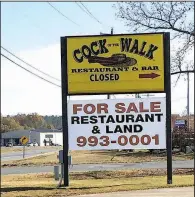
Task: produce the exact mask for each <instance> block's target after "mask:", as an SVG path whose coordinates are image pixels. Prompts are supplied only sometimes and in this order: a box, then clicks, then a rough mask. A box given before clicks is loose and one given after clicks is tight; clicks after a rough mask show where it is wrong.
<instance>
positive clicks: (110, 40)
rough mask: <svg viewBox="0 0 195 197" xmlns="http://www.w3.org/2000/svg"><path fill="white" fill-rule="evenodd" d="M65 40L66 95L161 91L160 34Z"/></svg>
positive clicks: (161, 38) (162, 74)
mask: <svg viewBox="0 0 195 197" xmlns="http://www.w3.org/2000/svg"><path fill="white" fill-rule="evenodd" d="M65 39H66V46H65V47H66V53H67V54H66V60H64V61H66V62H67V75H68V82H67V83H68V94H69V95H74V94H75V95H76V94H79V95H82V94H110V93H136V92H164V91H165V86H164V82H165V79H164V77H165V76H164V73H165V71H164V42H163V39H164V36H163V33H151V34H134V35H123V34H121V35H98V36H78V37H74V36H73V37H65Z"/></svg>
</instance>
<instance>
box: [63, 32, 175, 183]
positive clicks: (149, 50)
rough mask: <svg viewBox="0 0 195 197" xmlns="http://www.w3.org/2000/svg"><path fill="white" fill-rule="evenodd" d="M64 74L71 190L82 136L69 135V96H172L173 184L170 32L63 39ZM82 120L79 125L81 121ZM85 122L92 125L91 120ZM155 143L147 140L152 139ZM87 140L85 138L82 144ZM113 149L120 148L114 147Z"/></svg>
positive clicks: (168, 127)
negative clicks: (73, 153) (73, 152)
mask: <svg viewBox="0 0 195 197" xmlns="http://www.w3.org/2000/svg"><path fill="white" fill-rule="evenodd" d="M61 71H62V124H63V151H64V185H65V186H68V185H69V177H68V176H69V172H68V151H69V148H71V149H72V148H73V147H72V140H73V141H74V143H76V141H75V139H77V138H78V137H79V136H77V138H72V133H75V132H71V135H70V136H69V134H68V132H69V129H71V128H69V127H70V122H69V123H68V118H69V116H68V114H69V113H70V111H69V112H68V105H67V96H74V95H102V94H103V95H108V94H130V93H132V94H140V93H165V94H166V104H165V105H166V118H165V119H166V146H165V144H163V145H162V144H161V145H160V146H161V147H164V148H167V183H168V184H172V134H171V83H170V33H164V32H163V33H145V34H127V35H126V34H120V35H119V34H118V35H117V34H114V35H95V36H68V37H61ZM137 99H139V98H137ZM70 103H71V102H70ZM83 103H84V101H83V102H82V103H80V104H83ZM143 103H144V102H143ZM89 104H90V103H89ZM79 109H80V108H79ZM92 109H93V107H92ZM162 109H163V108H162ZM69 110H70V109H69ZM81 110H84V109H81ZM100 111H101V109H100ZM89 113H90V112H89ZM77 118H78V117H77ZM77 118H75V119H74V121H76V122H79V119H77ZM69 121H70V120H69ZM82 121H84V122H86V120H85V119H82ZM92 121H95V120H92ZM83 124H85V123H83ZM113 125H114V124H112V126H113ZM94 126H96V125H94ZM138 127H139V126H138ZM118 129H119V128H118ZM129 129H130V128H129ZM151 129H152V128H150V129H148V132H149V131H150V130H151ZM78 130H80V128H79V129H78ZM109 131H110V130H109ZM94 132H95V131H94ZM140 132H141V131H140ZM162 132H163V131H162ZM142 133H144V130H143V132H142ZM97 135H98V133H97ZM132 135H133V133H132ZM145 135H148V134H147V133H145ZM88 137H91V136H88ZM126 137H127V136H126ZM128 137H129V136H128ZM128 137H127V139H129V138H128ZM134 137H135V136H134ZM139 137H140V138H139ZM139 137H138V138H139V140H140V139H141V136H139ZM151 137H154V136H150V138H151ZM123 138H124V139H123V140H126V138H125V137H124V136H123ZM135 138H136V137H135ZM143 138H144V137H143ZM150 138H149V137H147V139H148V140H150ZM162 138H163V137H162ZM162 138H161V139H162ZM85 139H86V143H87V142H91V144H93V142H92V141H93V140H95V141H96V142H97V140H96V138H93V139H91V138H90V140H89V139H88V138H85ZM85 139H84V138H83V139H80V138H79V140H80V141H82V140H84V141H85ZM136 139H137V138H136ZM136 139H135V140H136ZM144 139H145V138H144ZM77 140H78V139H77ZM87 140H88V141H87ZM91 140H92V141H91ZM116 141H117V139H116ZM119 141H120V140H119ZM117 142H118V141H117ZM142 142H143V141H142ZM69 143H70V144H69ZM123 143H124V141H123ZM133 143H134V141H133ZM143 143H145V141H144V142H143ZM112 146H114V147H115V148H116V145H115V144H114V142H113V143H112ZM137 147H138V148H139V146H137ZM99 148H100V147H99ZM101 148H102V147H101ZM81 149H82V150H83V149H84V147H82V148H80V149H79V150H81ZM161 149H162V148H161Z"/></svg>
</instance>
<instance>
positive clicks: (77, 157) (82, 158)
mask: <svg viewBox="0 0 195 197" xmlns="http://www.w3.org/2000/svg"><path fill="white" fill-rule="evenodd" d="M57 154H58V153H52V154H46V155H40V156H36V157H33V158H28V159H22V160H17V161H3V162H1V166H2V167H8V166H9V167H12V166H40V165H56V164H58V159H57ZM70 154H71V155H72V162H73V164H87V163H88V164H93V163H96V164H101V163H139V162H150V161H165V160H166V155H165V154H164V155H163V154H151V153H149V152H147V151H136V152H134V153H132V152H130V153H127V152H123V151H120V152H118V151H116V150H112V151H72V152H70ZM188 159H194V153H192V154H182V153H178V154H174V155H173V160H188Z"/></svg>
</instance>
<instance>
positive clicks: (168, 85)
mask: <svg viewBox="0 0 195 197" xmlns="http://www.w3.org/2000/svg"><path fill="white" fill-rule="evenodd" d="M164 45H165V46H164V59H165V82H166V83H165V93H166V113H167V115H166V136H167V139H166V142H167V184H172V176H173V175H172V133H171V74H170V33H165V34H164Z"/></svg>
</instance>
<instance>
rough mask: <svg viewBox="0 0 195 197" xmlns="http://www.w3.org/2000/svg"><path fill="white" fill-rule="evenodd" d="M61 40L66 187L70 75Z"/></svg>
mask: <svg viewBox="0 0 195 197" xmlns="http://www.w3.org/2000/svg"><path fill="white" fill-rule="evenodd" d="M66 41H67V40H66V38H63V37H62V38H61V72H62V76H61V78H62V130H63V154H64V157H63V158H64V165H63V166H64V177H63V178H64V186H69V169H68V115H67V113H68V107H67V97H68V79H67V78H68V75H67V42H66Z"/></svg>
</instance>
